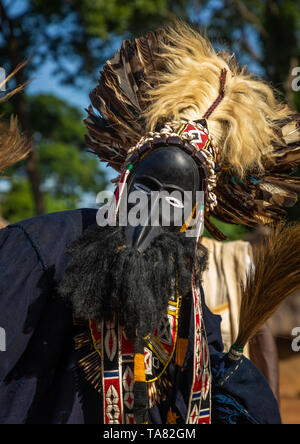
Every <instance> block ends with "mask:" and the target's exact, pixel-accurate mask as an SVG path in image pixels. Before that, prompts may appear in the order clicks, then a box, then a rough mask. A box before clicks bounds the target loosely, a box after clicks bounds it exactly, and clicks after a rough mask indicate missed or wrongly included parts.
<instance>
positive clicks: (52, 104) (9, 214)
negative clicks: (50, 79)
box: [1, 95, 107, 222]
mask: <svg viewBox="0 0 300 444" xmlns="http://www.w3.org/2000/svg"><path fill="white" fill-rule="evenodd" d="M27 103H28V106H29V112H30V115H31V116H32V121H33V123H34V129H35V133H34V140H35V147H36V149H37V152H38V154H39V158H40V164H39V172H40V175H41V179H42V192H43V196H44V199H45V210H46V212H52V211H60V210H65V209H73V208H76V207H78V206H79V205H80V204H81V201H82V199H83V198H84V195H85V193H92V194H93V195H94V196H96V195H97V193H98V192H99V191H101V190H103V189H104V188H105V187H106V184H107V182H106V180H105V175H104V172H103V170H102V169H101V168H100V165H99V161H98V160H97V158H96V157H95V156H94V155H92V154H90V153H88V152H86V151H85V143H84V133H85V127H84V124H83V122H82V115H81V113H80V112H79V111H78V110H77V109H76V108H75V107H72V106H70V105H68V104H67V103H65V102H64V101H62V100H60V99H58V98H57V97H54V96H52V95H38V96H31V97H29V98H28V102H27ZM6 176H8V177H10V178H13V179H11V186H10V188H9V190H8V191H6V192H2V193H1V194H2V198H1V201H2V212H3V216H4V217H5V218H6V219H7V220H9V221H10V222H14V221H16V220H20V219H24V218H28V217H32V216H34V215H35V209H34V204H33V200H32V193H31V189H30V185H29V183H28V182H27V181H26V180H25V172H24V162H23V163H21V164H18V165H16V166H15V167H14V168H12V169H10V170H9V171H7V172H6ZM94 201H95V197H94Z"/></svg>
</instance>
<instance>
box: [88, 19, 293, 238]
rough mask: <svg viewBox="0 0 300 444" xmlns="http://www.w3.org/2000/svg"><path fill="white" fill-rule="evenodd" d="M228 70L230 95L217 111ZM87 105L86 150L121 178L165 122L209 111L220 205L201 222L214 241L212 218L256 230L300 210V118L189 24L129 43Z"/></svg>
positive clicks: (107, 68) (108, 67) (215, 232)
mask: <svg viewBox="0 0 300 444" xmlns="http://www.w3.org/2000/svg"><path fill="white" fill-rule="evenodd" d="M224 70H226V73H227V75H226V81H225V84H224V97H222V101H221V102H220V103H219V104H218V106H217V107H215V108H213V109H211V105H212V104H213V103H214V102H215V100H216V97H218V94H219V92H220V73H221V72H224ZM90 98H91V103H92V105H91V106H90V107H89V110H88V117H87V119H86V121H85V123H86V126H87V129H88V135H87V136H86V142H87V145H88V146H89V148H90V149H91V150H92V151H93V152H94V153H95V154H96V155H97V156H98V157H99V158H100V160H102V161H103V162H107V163H108V165H109V166H111V167H113V168H114V169H115V170H116V171H118V172H120V171H122V169H123V168H124V166H125V165H126V160H127V159H128V157H129V155H130V154H131V153H132V151H133V150H134V149H135V148H134V147H136V144H137V143H138V142H139V140H140V139H141V138H142V137H143V136H144V135H145V134H146V133H147V132H149V131H155V130H156V128H157V127H158V126H159V125H160V124H161V123H162V124H164V123H165V122H168V121H181V120H185V121H191V120H192V121H197V120H199V119H202V118H203V117H204V116H205V112H206V111H207V109H211V113H210V116H209V118H208V120H207V126H208V129H209V133H210V135H211V137H212V140H213V143H214V145H215V146H216V147H217V148H218V153H219V157H218V161H219V164H220V171H219V172H218V174H217V183H216V188H215V194H216V197H217V201H218V205H217V206H215V207H214V208H213V209H211V210H210V211H209V212H207V213H206V217H205V224H206V227H207V229H208V230H209V231H210V232H211V233H212V234H213V235H214V237H216V238H217V239H224V236H223V234H222V233H220V232H219V231H218V230H217V228H216V227H215V226H214V225H213V223H212V222H211V221H210V219H209V217H210V215H211V216H214V217H216V218H217V219H220V220H222V221H224V222H227V223H233V224H244V225H247V226H250V227H252V226H255V225H256V224H261V223H263V224H269V223H273V222H274V221H277V220H279V219H281V218H282V216H283V215H284V214H285V208H288V207H291V206H293V205H294V204H295V203H296V201H297V193H298V192H299V191H300V186H299V184H300V179H299V178H297V177H293V176H292V174H293V173H294V171H295V169H296V168H297V167H298V166H299V164H300V115H293V114H292V112H291V111H290V110H289V109H288V108H287V107H286V106H284V105H281V104H279V102H278V101H277V100H276V98H275V95H274V92H273V91H272V89H271V88H270V87H269V86H268V85H267V84H266V83H264V82H263V81H261V80H258V79H257V78H256V77H254V76H253V75H251V74H249V73H247V72H246V71H245V69H244V68H243V69H239V67H238V65H237V63H236V61H235V58H234V56H232V57H230V56H229V55H228V54H226V53H216V52H215V50H214V49H213V47H212V45H211V43H210V42H209V41H208V39H207V38H205V37H203V36H202V35H200V34H199V33H198V32H196V31H194V30H192V29H191V28H190V27H189V26H187V25H184V24H176V25H174V26H173V27H171V28H168V29H167V30H166V31H165V30H159V31H157V32H155V33H152V32H151V33H149V34H147V36H146V37H141V38H138V39H135V40H134V42H130V41H128V40H126V41H124V42H123V44H122V47H121V49H120V50H119V52H118V53H117V54H116V55H115V56H114V57H113V58H112V59H111V60H109V61H108V62H107V63H106V65H105V66H104V69H103V72H102V73H101V75H100V80H99V83H98V85H97V86H96V88H95V89H94V90H93V91H92V92H91V94H90Z"/></svg>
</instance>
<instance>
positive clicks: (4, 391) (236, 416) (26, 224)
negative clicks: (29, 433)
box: [0, 210, 280, 424]
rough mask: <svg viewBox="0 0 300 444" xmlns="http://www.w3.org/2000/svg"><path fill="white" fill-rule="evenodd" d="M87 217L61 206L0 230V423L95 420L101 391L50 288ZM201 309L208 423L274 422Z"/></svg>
mask: <svg viewBox="0 0 300 444" xmlns="http://www.w3.org/2000/svg"><path fill="white" fill-rule="evenodd" d="M95 217H96V211H95V210H75V211H66V212H60V213H55V214H50V215H45V216H40V217H36V218H33V219H30V220H27V221H23V222H20V223H18V224H14V225H11V226H9V227H7V228H5V229H2V230H0V327H2V328H4V329H5V332H6V351H5V352H0V423H1V424H22V423H28V424H30V423H31V424H32V423H33V424H48V423H50V424H89V423H93V424H99V423H102V417H103V412H102V399H101V395H100V394H99V393H98V392H97V391H96V390H95V389H94V388H93V387H92V386H91V385H90V383H88V382H87V381H86V380H85V378H84V374H83V372H82V370H81V369H80V368H79V367H78V365H77V362H78V359H79V358H80V354H79V352H78V351H75V349H74V340H73V338H74V334H75V330H74V329H75V327H74V326H73V323H72V312H71V308H70V307H69V306H67V305H66V304H65V303H64V302H63V301H62V300H61V299H60V298H59V296H58V294H57V287H58V284H59V282H60V281H61V279H62V277H63V275H64V271H65V269H66V266H67V264H68V262H69V259H70V258H69V257H68V255H67V254H66V253H65V250H66V246H67V245H68V244H70V243H71V242H72V241H73V240H75V239H76V238H78V237H79V236H80V235H81V234H82V233H83V231H84V230H85V229H86V228H87V227H88V226H89V225H91V224H94V223H95ZM202 298H203V295H202ZM203 315H204V321H205V325H206V329H207V337H208V343H209V348H210V355H211V363H212V372H213V405H212V411H213V421H214V422H216V423H280V415H279V411H278V406H277V403H276V401H275V399H274V397H273V394H272V392H271V390H270V388H269V386H268V384H267V382H266V380H265V379H264V377H263V376H262V375H261V374H260V373H259V372H258V370H257V369H256V368H255V367H254V366H253V365H252V364H251V363H250V362H249V361H248V360H246V359H243V361H242V362H241V363H240V364H239V366H238V368H237V369H236V368H235V367H236V365H235V366H234V367H233V368H232V367H230V366H229V365H228V361H227V358H226V356H225V355H224V354H223V353H222V351H223V345H222V340H221V334H220V317H219V316H215V315H212V313H211V312H210V311H209V310H208V308H207V307H206V306H205V304H204V299H203ZM192 319H193V317H192V316H191V328H190V337H189V348H188V353H187V356H186V359H185V362H184V370H183V371H182V374H181V377H180V381H179V387H178V391H177V398H176V406H177V408H178V411H179V412H180V415H181V416H182V418H181V419H182V420H183V418H185V416H186V413H187V401H188V394H189V390H190V387H191V382H192V376H193V375H192V371H193V370H192V362H193V361H192V360H193V321H192ZM168 371H169V372H172V364H171V365H170V366H169V369H168ZM228 376H229V378H227V377H228ZM168 408H169V400H166V401H165V402H162V403H161V404H159V405H156V406H155V407H153V408H152V409H150V412H149V415H150V422H151V423H153V424H161V423H165V421H166V415H167V412H168Z"/></svg>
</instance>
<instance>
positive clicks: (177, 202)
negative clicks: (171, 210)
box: [165, 196, 183, 208]
mask: <svg viewBox="0 0 300 444" xmlns="http://www.w3.org/2000/svg"><path fill="white" fill-rule="evenodd" d="M165 200H166V201H167V202H168V203H169V204H170V205H172V206H173V207H176V208H183V203H182V201H181V200H180V199H176V197H172V196H165Z"/></svg>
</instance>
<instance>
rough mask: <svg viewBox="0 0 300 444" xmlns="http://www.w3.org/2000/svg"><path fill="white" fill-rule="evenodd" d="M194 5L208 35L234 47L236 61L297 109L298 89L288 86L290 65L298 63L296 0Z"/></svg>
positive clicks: (299, 19)
mask: <svg viewBox="0 0 300 444" xmlns="http://www.w3.org/2000/svg"><path fill="white" fill-rule="evenodd" d="M195 8H196V10H197V11H198V14H196V15H195V19H194V22H196V23H200V24H202V25H205V26H207V28H208V34H209V36H210V37H213V38H215V40H217V41H219V42H222V43H225V44H226V45H227V47H228V48H229V49H230V50H235V52H236V54H237V56H238V58H239V60H240V62H242V63H246V64H248V65H250V67H251V69H252V68H254V70H256V71H257V72H258V73H259V74H262V75H263V76H264V77H265V79H266V80H268V81H269V82H272V84H273V86H274V87H275V88H277V89H278V90H280V91H281V92H282V94H283V95H284V97H285V100H286V101H287V102H288V103H289V105H290V106H291V107H293V108H297V109H298V110H300V100H299V93H297V92H296V91H293V89H292V80H293V79H292V72H293V69H294V68H295V67H298V66H300V8H299V3H298V2H297V1H294V0H246V1H245V0H219V1H216V2H212V1H211V0H197V1H196V2H195ZM205 11H206V14H204V12H205ZM207 17H209V19H208V20H207Z"/></svg>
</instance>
